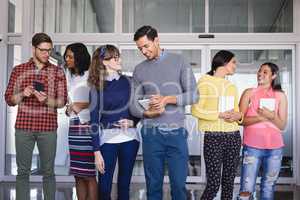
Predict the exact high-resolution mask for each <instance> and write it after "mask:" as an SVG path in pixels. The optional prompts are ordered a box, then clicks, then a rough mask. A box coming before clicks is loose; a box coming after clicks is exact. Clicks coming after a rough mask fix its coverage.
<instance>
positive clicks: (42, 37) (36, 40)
mask: <svg viewBox="0 0 300 200" xmlns="http://www.w3.org/2000/svg"><path fill="white" fill-rule="evenodd" d="M43 42H46V43H51V44H52V40H51V38H50V36H49V35H47V34H46V33H36V34H34V36H33V37H32V41H31V43H32V46H34V47H37V46H38V45H39V44H41V43H43Z"/></svg>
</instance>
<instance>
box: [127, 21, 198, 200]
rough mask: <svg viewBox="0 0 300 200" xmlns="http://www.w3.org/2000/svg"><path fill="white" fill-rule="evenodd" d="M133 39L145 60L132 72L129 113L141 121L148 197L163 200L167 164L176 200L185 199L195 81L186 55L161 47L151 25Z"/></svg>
mask: <svg viewBox="0 0 300 200" xmlns="http://www.w3.org/2000/svg"><path fill="white" fill-rule="evenodd" d="M134 41H135V43H136V45H137V47H138V49H139V50H140V51H141V53H142V54H143V55H144V56H145V57H146V60H145V61H143V62H141V63H140V64H138V65H137V66H136V67H135V70H134V72H133V79H134V84H135V98H134V101H133V102H132V105H131V112H132V114H133V115H134V116H136V117H139V118H143V126H142V129H141V135H142V139H143V143H142V144H143V145H142V146H143V160H144V170H145V175H146V186H147V199H148V200H161V199H163V194H162V191H163V190H162V186H163V178H164V172H165V170H164V167H165V162H166V163H167V166H168V172H169V178H170V186H171V196H172V200H185V199H186V198H187V197H186V188H185V181H186V177H187V172H188V165H187V164H188V159H189V155H188V147H187V135H188V133H187V130H186V129H185V128H184V118H185V116H184V114H185V106H186V105H189V104H193V103H195V102H197V100H198V93H197V87H196V80H195V77H194V75H193V72H192V69H191V67H190V65H189V64H187V63H186V62H185V61H184V59H183V58H182V56H180V55H178V54H173V53H170V52H167V51H165V50H163V49H161V48H160V44H159V38H158V35H157V31H156V30H155V29H154V28H153V27H151V26H143V27H141V28H139V29H138V30H137V31H136V32H135V34H134ZM145 98H146V99H148V101H149V104H148V105H147V106H145V105H144V106H143V107H144V108H145V109H144V108H143V107H142V106H141V105H143V104H145ZM142 101H144V103H141V102H142ZM139 103H141V105H139Z"/></svg>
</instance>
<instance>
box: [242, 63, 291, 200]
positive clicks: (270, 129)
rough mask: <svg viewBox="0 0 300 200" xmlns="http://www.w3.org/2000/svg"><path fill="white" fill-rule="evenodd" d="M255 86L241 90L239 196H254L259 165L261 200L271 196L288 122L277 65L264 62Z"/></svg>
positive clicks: (272, 196) (277, 174) (243, 197)
mask: <svg viewBox="0 0 300 200" xmlns="http://www.w3.org/2000/svg"><path fill="white" fill-rule="evenodd" d="M257 82H258V86H257V87H256V88H249V89H247V90H245V91H244V93H243V95H242V97H241V100H240V110H241V112H243V113H244V115H245V117H244V121H243V125H244V136H243V165H242V173H241V188H240V198H239V199H255V198H256V197H255V184H256V178H257V175H258V171H259V169H260V166H261V167H262V171H263V172H262V177H261V184H260V199H274V188H275V185H276V181H277V179H278V176H279V172H280V168H281V159H282V154H283V146H284V143H283V138H282V131H283V130H284V128H285V126H286V123H287V113H288V111H287V110H288V104H287V97H286V95H285V93H284V92H283V90H282V89H281V84H280V79H279V68H278V66H277V65H275V64H274V63H270V62H267V63H264V64H262V65H261V66H260V68H259V70H258V72H257Z"/></svg>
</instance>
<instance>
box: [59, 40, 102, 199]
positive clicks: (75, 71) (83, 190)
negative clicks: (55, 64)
mask: <svg viewBox="0 0 300 200" xmlns="http://www.w3.org/2000/svg"><path fill="white" fill-rule="evenodd" d="M90 59H91V56H90V54H89V53H88V50H87V48H86V46H85V45H84V44H82V43H73V44H70V45H68V46H67V47H66V51H65V53H64V60H65V63H66V64H65V66H66V68H67V71H66V78H67V86H68V105H67V109H66V114H67V115H68V116H69V117H70V123H69V136H68V137H69V149H70V174H72V175H74V177H75V182H76V193H77V198H78V199H79V200H87V199H89V200H96V199H97V181H96V168H95V163H94V153H93V149H92V138H91V135H90V131H89V122H90V113H89V109H88V106H89V87H88V84H87V79H88V69H89V65H90V62H91V60H90Z"/></svg>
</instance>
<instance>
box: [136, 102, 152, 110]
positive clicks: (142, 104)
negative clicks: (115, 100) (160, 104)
mask: <svg viewBox="0 0 300 200" xmlns="http://www.w3.org/2000/svg"><path fill="white" fill-rule="evenodd" d="M138 101H139V104H140V105H141V106H142V107H143V108H144V109H145V110H148V109H149V103H150V99H140V100H138Z"/></svg>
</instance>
